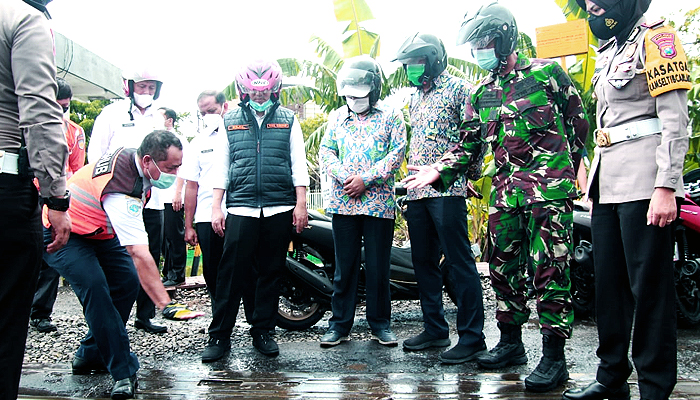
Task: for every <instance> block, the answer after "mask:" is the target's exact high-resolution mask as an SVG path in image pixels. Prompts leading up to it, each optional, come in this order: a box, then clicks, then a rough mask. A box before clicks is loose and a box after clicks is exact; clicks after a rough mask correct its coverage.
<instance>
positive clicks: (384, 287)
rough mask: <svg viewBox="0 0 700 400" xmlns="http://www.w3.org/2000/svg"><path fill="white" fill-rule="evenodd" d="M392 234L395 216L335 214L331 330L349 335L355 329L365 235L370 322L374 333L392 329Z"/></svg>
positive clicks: (366, 285) (368, 320) (368, 315)
mask: <svg viewBox="0 0 700 400" xmlns="http://www.w3.org/2000/svg"><path fill="white" fill-rule="evenodd" d="M393 236H394V220H393V219H388V218H376V217H370V216H367V215H341V214H333V245H334V246H335V275H334V276H333V298H332V299H331V307H332V309H333V316H332V317H331V319H330V320H329V321H328V328H329V330H335V331H338V332H340V333H341V334H343V335H346V334H348V333H349V332H350V329H352V324H353V320H354V318H355V304H356V303H357V284H358V281H359V278H360V261H361V257H362V245H363V242H362V239H363V238H364V247H365V287H366V293H367V323H368V324H369V326H370V329H372V331H373V332H377V331H380V330H384V329H389V326H390V324H391V291H390V287H389V266H390V265H391V264H390V263H391V241H392V238H393Z"/></svg>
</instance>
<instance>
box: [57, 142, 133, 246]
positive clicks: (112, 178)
mask: <svg viewBox="0 0 700 400" xmlns="http://www.w3.org/2000/svg"><path fill="white" fill-rule="evenodd" d="M135 153H136V149H125V148H123V147H122V148H119V149H117V151H115V152H114V153H111V154H105V155H104V156H102V157H101V158H100V159H99V160H98V161H97V162H96V163H91V164H88V165H86V166H84V167H83V168H80V169H79V170H78V171H77V172H76V173H75V174H73V176H72V177H71V178H70V179H68V183H67V186H68V190H70V192H71V202H70V207H69V208H68V215H69V216H70V218H71V233H75V234H78V235H81V236H84V237H87V238H90V239H101V240H104V239H111V238H113V237H114V236H115V233H114V229H113V228H112V224H111V223H110V221H109V218H108V217H107V214H106V213H105V211H104V209H103V208H102V198H103V197H104V196H105V195H107V194H110V193H123V194H126V195H128V196H132V197H136V198H143V197H142V193H143V178H141V176H140V175H139V173H138V169H137V168H136V164H135V162H134V157H135ZM144 202H145V201H144ZM44 225H45V226H47V227H48V226H49V225H48V209H47V208H46V207H44Z"/></svg>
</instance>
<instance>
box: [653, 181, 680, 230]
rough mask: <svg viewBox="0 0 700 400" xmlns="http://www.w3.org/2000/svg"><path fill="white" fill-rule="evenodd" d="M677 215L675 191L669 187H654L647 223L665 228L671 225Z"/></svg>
mask: <svg viewBox="0 0 700 400" xmlns="http://www.w3.org/2000/svg"><path fill="white" fill-rule="evenodd" d="M676 216H677V215H676V198H675V192H674V191H673V190H671V189H669V188H662V187H658V188H656V189H654V193H652V195H651V201H649V211H647V225H656V226H658V227H660V228H663V227H664V226H666V225H671V223H672V222H673V220H675V219H676Z"/></svg>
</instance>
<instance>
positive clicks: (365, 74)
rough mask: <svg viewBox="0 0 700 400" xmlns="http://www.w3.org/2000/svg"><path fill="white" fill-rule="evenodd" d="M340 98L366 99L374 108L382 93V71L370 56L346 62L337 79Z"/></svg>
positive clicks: (353, 58) (362, 56)
mask: <svg viewBox="0 0 700 400" xmlns="http://www.w3.org/2000/svg"><path fill="white" fill-rule="evenodd" d="M336 86H337V89H338V95H339V96H354V97H364V96H367V94H369V104H370V105H371V106H374V105H375V104H376V103H377V101H378V100H379V96H380V95H381V92H382V70H381V67H380V66H379V63H377V61H375V60H374V59H373V58H372V57H370V56H368V55H361V56H357V57H352V58H350V59H348V60H346V61H345V64H343V67H342V68H341V69H340V71H339V72H338V75H337V77H336Z"/></svg>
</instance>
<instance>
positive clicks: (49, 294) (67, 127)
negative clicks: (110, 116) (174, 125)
mask: <svg viewBox="0 0 700 400" xmlns="http://www.w3.org/2000/svg"><path fill="white" fill-rule="evenodd" d="M56 83H57V84H58V92H57V93H56V102H57V103H58V105H59V106H61V108H62V109H63V131H64V133H65V134H66V143H67V144H68V160H67V162H66V179H68V178H70V177H71V176H72V175H73V174H74V173H75V172H76V171H77V170H79V169H80V168H82V166H83V165H85V131H84V130H83V128H82V127H81V126H80V125H78V124H76V123H75V122H73V121H71V119H70V117H69V115H68V110H69V107H70V101H71V99H72V98H73V90H72V89H71V87H70V84H69V83H68V81H66V80H65V79H63V78H56ZM35 182H36V181H35ZM60 279H61V276H60V275H59V274H58V272H56V270H55V269H53V268H50V267H49V266H48V265H47V264H46V262H45V261H44V262H42V265H41V270H40V271H39V281H38V282H37V285H36V291H35V292H34V300H33V301H32V313H31V319H30V324H31V325H32V326H33V327H34V328H35V329H36V330H37V331H39V332H43V333H48V332H53V331H55V330H56V325H54V324H52V323H51V312H52V311H53V305H54V303H55V302H56V296H57V295H58V282H59V281H60Z"/></svg>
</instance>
